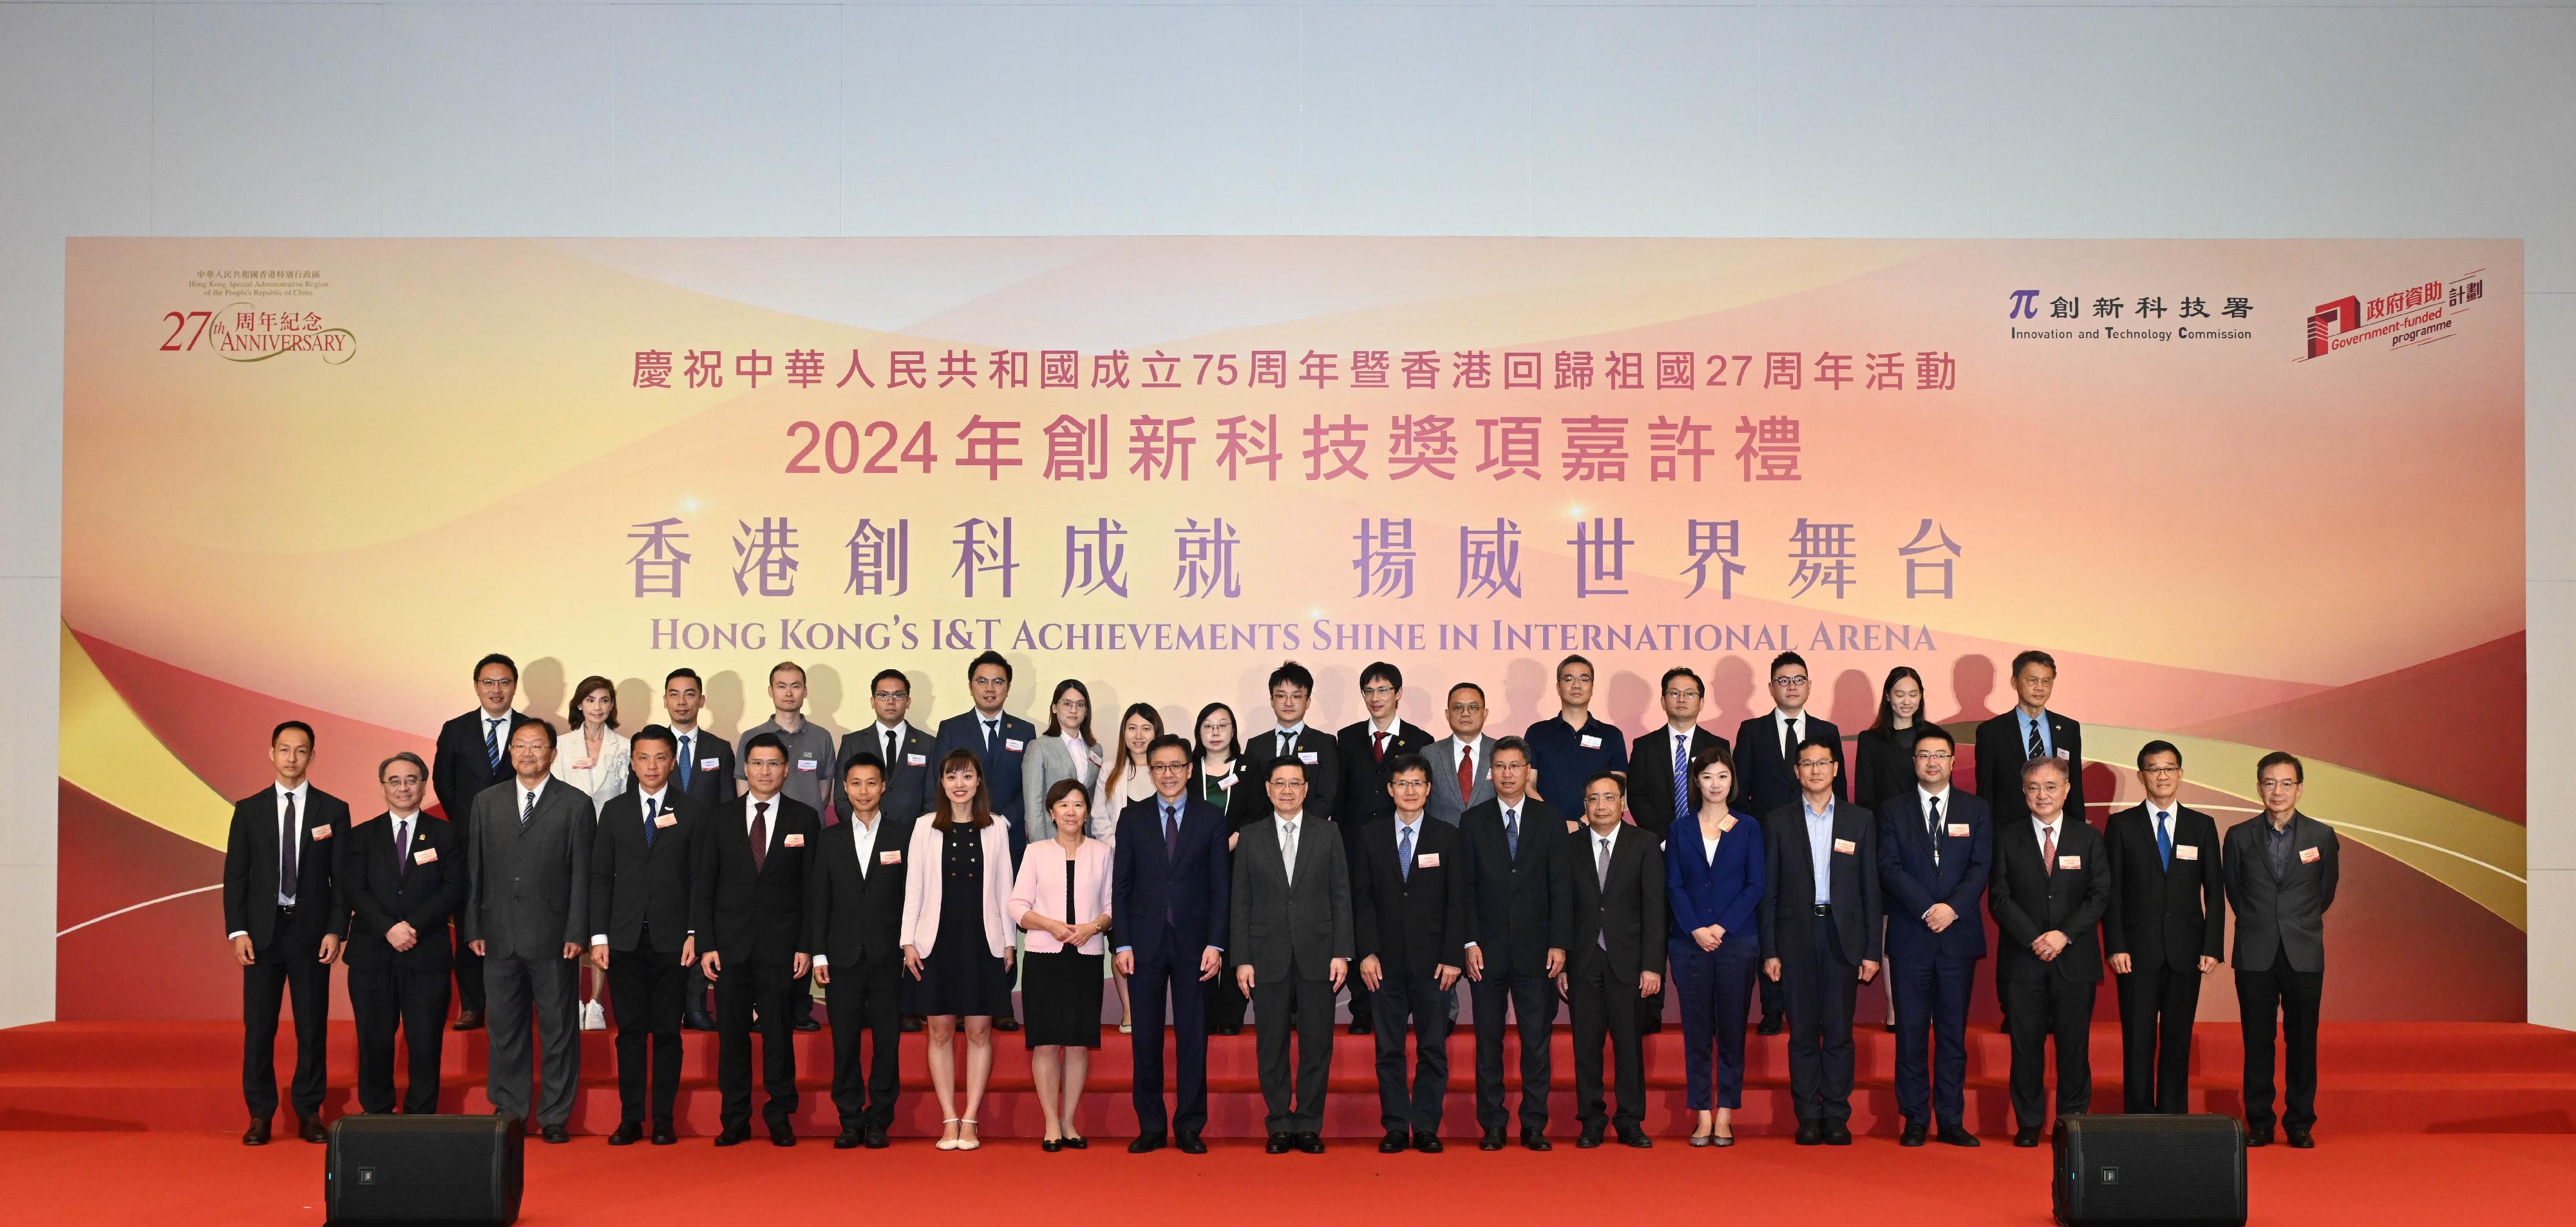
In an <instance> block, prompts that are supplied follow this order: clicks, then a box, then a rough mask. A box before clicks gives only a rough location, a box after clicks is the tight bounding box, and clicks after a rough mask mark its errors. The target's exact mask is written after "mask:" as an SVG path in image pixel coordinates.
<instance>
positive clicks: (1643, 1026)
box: [1637, 1015, 1664, 1035]
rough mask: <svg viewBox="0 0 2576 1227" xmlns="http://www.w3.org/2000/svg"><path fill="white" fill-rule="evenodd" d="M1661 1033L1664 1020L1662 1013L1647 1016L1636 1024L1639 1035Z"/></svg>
mask: <svg viewBox="0 0 2576 1227" xmlns="http://www.w3.org/2000/svg"><path fill="white" fill-rule="evenodd" d="M1663 1033H1664V1020H1663V1016H1662V1015H1657V1016H1655V1017H1653V1018H1649V1019H1647V1020H1646V1021H1644V1022H1643V1023H1640V1024H1638V1026H1637V1034H1639V1035H1662V1034H1663Z"/></svg>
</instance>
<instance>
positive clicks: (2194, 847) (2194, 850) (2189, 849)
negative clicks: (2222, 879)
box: [2174, 844, 2200, 861]
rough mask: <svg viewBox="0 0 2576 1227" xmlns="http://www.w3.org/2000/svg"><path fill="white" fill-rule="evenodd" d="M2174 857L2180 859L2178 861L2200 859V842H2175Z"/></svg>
mask: <svg viewBox="0 0 2576 1227" xmlns="http://www.w3.org/2000/svg"><path fill="white" fill-rule="evenodd" d="M2174 859H2175V860H2178V861H2196V860H2199V859H2200V845H2199V844H2175V845H2174Z"/></svg>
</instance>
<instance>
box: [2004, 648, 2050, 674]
mask: <svg viewBox="0 0 2576 1227" xmlns="http://www.w3.org/2000/svg"><path fill="white" fill-rule="evenodd" d="M2032 665H2046V666H2048V675H2049V676H2050V677H2055V676H2057V658H2056V657H2054V656H2051V655H2049V654H2048V653H2046V652H2043V651H2040V650H2039V649H2038V648H2031V649H2029V650H2028V651H2025V652H2023V653H2022V654H2021V655H2019V656H2015V657H2013V667H2012V676H2014V677H2020V676H2021V671H2022V670H2023V669H2025V668H2028V667H2029V666H2032Z"/></svg>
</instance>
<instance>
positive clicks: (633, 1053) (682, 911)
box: [590, 724, 708, 1146]
mask: <svg viewBox="0 0 2576 1227" xmlns="http://www.w3.org/2000/svg"><path fill="white" fill-rule="evenodd" d="M678 746H679V739H678V738H676V737H674V736H672V734H671V730H669V729H667V728H665V727H663V726H661V725H658V724H650V725H646V726H644V727H643V728H642V729H640V730H638V731H637V732H636V734H635V740H634V742H633V743H632V745H631V746H630V747H629V758H628V762H629V765H630V766H631V768H632V769H633V772H634V776H635V786H634V787H632V788H629V789H627V790H626V791H625V792H622V793H619V794H618V795H617V796H615V797H612V798H610V799H609V802H608V804H607V805H604V806H602V807H600V811H599V833H598V835H597V836H595V837H594V838H593V841H592V844H591V851H590V927H591V929H592V930H593V932H592V933H591V935H590V958H591V962H592V963H594V964H596V965H597V966H598V967H599V968H600V970H601V971H602V972H604V973H606V974H607V976H608V999H609V1004H610V1005H612V1006H614V1007H615V1008H616V1010H617V1107H618V1115H617V1131H616V1132H614V1133H611V1134H609V1135H608V1144H609V1145H611V1146H632V1145H634V1144H635V1143H636V1141H637V1140H638V1139H640V1138H642V1137H643V1136H644V1126H645V1122H646V1120H647V1118H648V1116H649V1118H650V1120H651V1122H652V1129H653V1133H652V1136H653V1144H654V1145H656V1146H668V1145H671V1144H672V1143H674V1142H676V1141H678V1140H679V1137H678V1135H677V1134H676V1133H675V1131H674V1129H673V1120H672V1117H673V1109H674V1108H675V1107H676V1105H677V1104H678V1101H679V1094H680V1015H681V1007H680V996H681V993H682V992H683V990H684V989H685V988H686V986H687V985H688V983H689V982H690V981H691V980H693V979H695V978H696V977H697V974H698V973H697V967H696V964H697V961H698V938H697V930H696V929H695V928H693V927H691V918H690V911H691V909H692V907H693V905H694V903H695V900H693V899H692V898H691V897H690V891H689V875H690V873H691V872H693V871H694V870H695V868H696V862H697V856H698V844H699V843H700V841H702V840H704V839H705V838H706V828H707V813H708V811H707V808H706V807H705V806H703V805H700V804H699V803H698V800H697V798H695V797H692V796H690V795H688V794H687V793H684V792H682V791H680V790H679V789H678V788H677V787H674V786H673V780H672V774H671V773H672V769H673V767H674V766H675V765H676V764H677V762H678V761H679V749H678ZM648 1050H649V1056H648Z"/></svg>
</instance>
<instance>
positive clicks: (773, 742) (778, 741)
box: [742, 733, 787, 763]
mask: <svg viewBox="0 0 2576 1227" xmlns="http://www.w3.org/2000/svg"><path fill="white" fill-rule="evenodd" d="M754 750H776V751H778V757H779V758H781V759H785V758H786V757H787V739H786V738H784V737H781V736H779V735H778V734H776V733H762V734H760V735H759V736H757V737H754V738H752V739H751V740H749V741H746V742H744V743H742V761H744V762H746V763H748V762H750V761H751V752H752V751H754Z"/></svg>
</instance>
